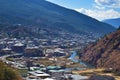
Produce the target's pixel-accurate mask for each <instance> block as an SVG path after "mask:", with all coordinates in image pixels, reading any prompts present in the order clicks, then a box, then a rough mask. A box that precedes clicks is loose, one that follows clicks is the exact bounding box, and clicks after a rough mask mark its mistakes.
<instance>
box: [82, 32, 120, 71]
mask: <svg viewBox="0 0 120 80" xmlns="http://www.w3.org/2000/svg"><path fill="white" fill-rule="evenodd" d="M81 59H82V60H83V61H85V62H88V63H90V64H92V65H94V66H96V67H107V68H113V69H115V70H116V71H118V72H120V30H117V31H115V32H113V33H110V34H109V35H105V36H104V37H103V38H102V39H100V40H99V41H97V42H96V43H93V44H90V45H89V46H88V47H86V48H85V49H84V50H83V52H82V55H81Z"/></svg>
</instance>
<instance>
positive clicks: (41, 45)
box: [0, 38, 66, 57]
mask: <svg viewBox="0 0 120 80" xmlns="http://www.w3.org/2000/svg"><path fill="white" fill-rule="evenodd" d="M53 42H55V41H53ZM13 53H19V54H22V55H23V56H25V57H45V56H47V57H52V56H56V57H57V56H58V57H59V56H65V55H66V52H65V51H64V49H62V48H58V46H55V44H54V46H53V45H51V43H50V42H49V41H48V40H45V39H37V40H35V39H34V40H21V39H16V38H13V39H8V38H5V39H1V40H0V55H6V54H13Z"/></svg>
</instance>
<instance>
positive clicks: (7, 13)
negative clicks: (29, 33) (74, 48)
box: [0, 0, 115, 34]
mask: <svg viewBox="0 0 120 80" xmlns="http://www.w3.org/2000/svg"><path fill="white" fill-rule="evenodd" d="M8 2H9V3H8ZM6 3H7V4H6ZM0 6H1V7H0V9H1V11H0V22H1V23H12V24H23V25H27V26H28V25H33V26H39V27H41V26H43V27H44V26H48V27H53V28H55V27H59V28H62V29H65V30H67V29H66V27H65V26H68V27H70V29H68V30H69V31H70V32H72V31H73V32H99V33H104V34H106V33H109V32H111V31H113V30H115V29H114V28H113V27H112V26H110V25H108V24H105V23H101V22H99V21H97V20H95V19H93V18H91V17H88V16H86V15H84V14H81V13H78V12H76V11H74V10H71V9H67V8H64V7H61V6H58V5H56V4H53V3H51V2H48V1H45V0H16V1H14V0H1V1H0ZM58 24H59V26H58ZM61 26H62V27H61ZM98 26H99V27H98ZM68 27H67V28H68Z"/></svg>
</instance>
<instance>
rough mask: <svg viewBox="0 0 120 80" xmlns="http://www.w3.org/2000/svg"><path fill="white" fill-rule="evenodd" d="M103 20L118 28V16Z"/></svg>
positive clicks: (119, 20) (119, 21) (119, 19)
mask: <svg viewBox="0 0 120 80" xmlns="http://www.w3.org/2000/svg"><path fill="white" fill-rule="evenodd" d="M103 22H105V23H108V24H110V25H112V26H114V27H116V28H118V27H119V26H120V18H116V19H107V20H103Z"/></svg>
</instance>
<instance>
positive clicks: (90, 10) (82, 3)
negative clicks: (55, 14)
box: [47, 0, 120, 20]
mask: <svg viewBox="0 0 120 80" xmlns="http://www.w3.org/2000/svg"><path fill="white" fill-rule="evenodd" d="M47 1H50V2H52V3H55V4H58V5H61V6H64V7H67V8H70V9H74V10H76V11H78V12H81V13H83V14H86V15H88V16H91V17H93V18H96V19H98V20H104V19H109V18H118V17H120V0H47Z"/></svg>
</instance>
